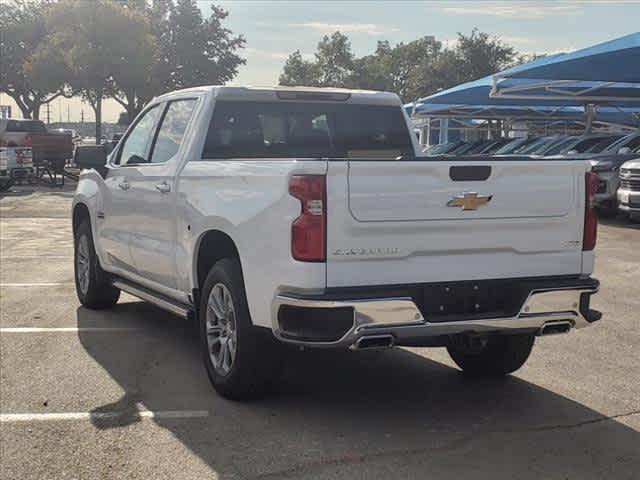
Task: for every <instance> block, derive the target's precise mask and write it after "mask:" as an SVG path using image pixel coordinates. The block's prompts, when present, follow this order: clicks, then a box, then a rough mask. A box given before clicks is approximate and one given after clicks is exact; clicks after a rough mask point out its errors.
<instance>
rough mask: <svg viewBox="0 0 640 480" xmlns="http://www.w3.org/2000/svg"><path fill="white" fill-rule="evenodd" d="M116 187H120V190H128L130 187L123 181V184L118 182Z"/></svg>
mask: <svg viewBox="0 0 640 480" xmlns="http://www.w3.org/2000/svg"><path fill="white" fill-rule="evenodd" d="M118 187H120V189H121V190H129V187H130V185H129V182H127V181H126V180H125V181H123V182H120V183H119V184H118Z"/></svg>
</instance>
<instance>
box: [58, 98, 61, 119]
mask: <svg viewBox="0 0 640 480" xmlns="http://www.w3.org/2000/svg"><path fill="white" fill-rule="evenodd" d="M58 122H60V123H62V99H61V98H60V99H58Z"/></svg>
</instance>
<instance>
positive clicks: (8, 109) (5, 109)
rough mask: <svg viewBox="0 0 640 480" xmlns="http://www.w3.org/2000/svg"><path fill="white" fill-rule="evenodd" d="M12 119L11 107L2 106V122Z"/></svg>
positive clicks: (0, 109) (0, 116) (0, 111)
mask: <svg viewBox="0 0 640 480" xmlns="http://www.w3.org/2000/svg"><path fill="white" fill-rule="evenodd" d="M5 118H11V105H0V120H3V119H5Z"/></svg>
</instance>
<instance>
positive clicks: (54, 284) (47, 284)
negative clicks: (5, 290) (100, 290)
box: [0, 282, 74, 287]
mask: <svg viewBox="0 0 640 480" xmlns="http://www.w3.org/2000/svg"><path fill="white" fill-rule="evenodd" d="M61 285H74V283H73V282H37V283H0V287H59V286H61Z"/></svg>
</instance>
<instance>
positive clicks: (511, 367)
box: [447, 334, 535, 377]
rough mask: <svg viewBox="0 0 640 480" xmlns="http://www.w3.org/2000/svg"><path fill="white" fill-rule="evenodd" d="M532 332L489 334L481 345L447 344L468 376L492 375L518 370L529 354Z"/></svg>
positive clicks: (452, 356) (455, 360)
mask: <svg viewBox="0 0 640 480" xmlns="http://www.w3.org/2000/svg"><path fill="white" fill-rule="evenodd" d="M534 340H535V337H534V336H533V335H528V334H527V335H492V336H490V337H489V338H487V339H486V341H484V342H482V343H481V344H480V345H474V346H462V345H450V346H448V347H447V350H448V352H449V355H451V358H452V359H453V361H454V362H455V363H456V365H458V367H460V368H461V369H462V371H463V372H464V373H465V374H467V375H470V376H476V377H492V376H493V377H495V376H502V375H507V374H509V373H512V372H515V371H516V370H518V369H519V368H520V367H522V365H524V363H525V362H526V361H527V359H528V358H529V354H530V353H531V349H532V348H533V344H534Z"/></svg>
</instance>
